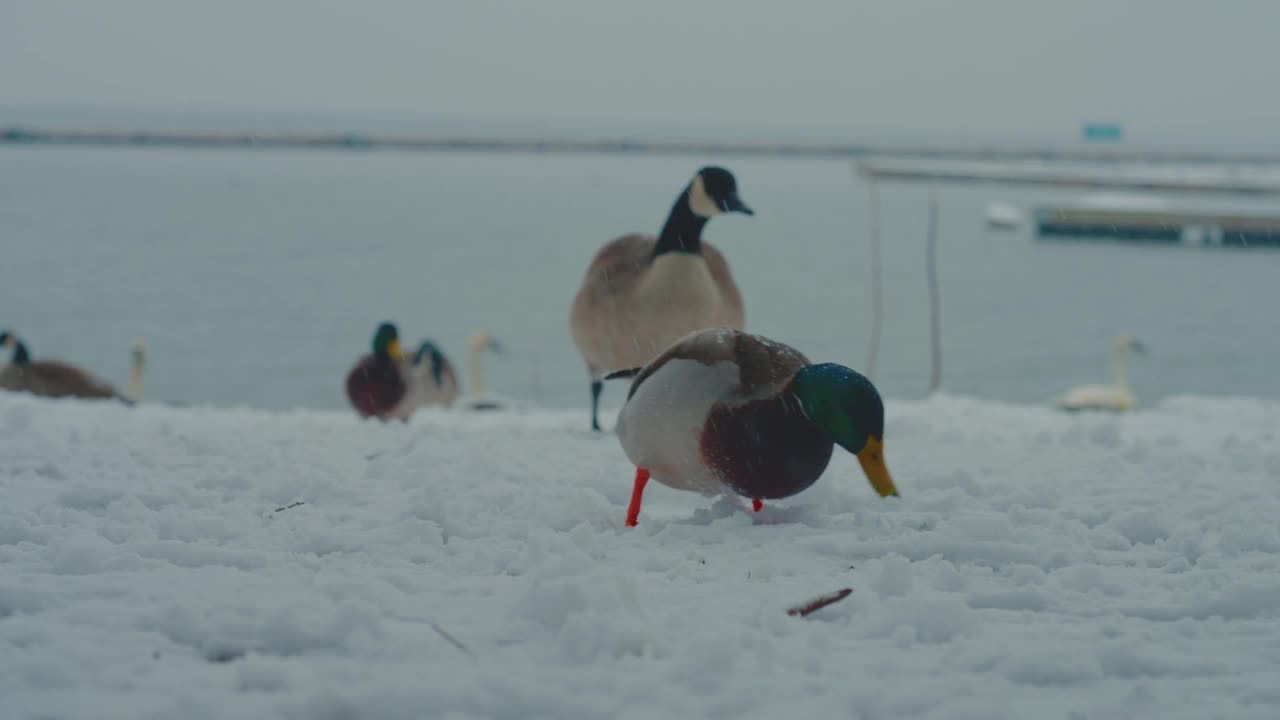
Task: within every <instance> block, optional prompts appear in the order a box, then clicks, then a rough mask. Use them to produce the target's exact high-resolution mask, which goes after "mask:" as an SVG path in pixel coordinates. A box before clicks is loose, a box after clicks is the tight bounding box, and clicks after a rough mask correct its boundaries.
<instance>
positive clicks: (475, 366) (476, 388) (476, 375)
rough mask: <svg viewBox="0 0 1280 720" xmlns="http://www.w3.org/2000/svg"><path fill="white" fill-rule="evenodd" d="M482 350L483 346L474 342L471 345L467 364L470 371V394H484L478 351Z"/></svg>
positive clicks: (482, 372)
mask: <svg viewBox="0 0 1280 720" xmlns="http://www.w3.org/2000/svg"><path fill="white" fill-rule="evenodd" d="M483 351H484V346H483V345H481V344H479V343H476V344H473V345H472V346H471V357H470V358H468V361H467V365H468V367H469V369H470V371H471V373H470V374H471V395H472V396H479V395H483V394H484V390H485V385H484V368H483V367H481V364H480V353H481V352H483Z"/></svg>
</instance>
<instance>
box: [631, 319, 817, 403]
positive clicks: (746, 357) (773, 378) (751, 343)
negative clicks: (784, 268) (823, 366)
mask: <svg viewBox="0 0 1280 720" xmlns="http://www.w3.org/2000/svg"><path fill="white" fill-rule="evenodd" d="M675 359H684V360H696V361H698V362H700V363H703V364H704V365H715V364H716V363H721V362H731V363H733V364H734V365H736V366H737V367H738V394H739V395H740V396H741V397H742V398H744V399H750V398H755V397H762V396H765V395H769V394H772V393H773V392H775V391H776V390H777V389H778V388H780V387H782V386H783V385H785V384H786V383H788V382H790V380H791V378H792V377H794V376H795V374H796V373H797V372H799V371H800V368H802V367H804V366H805V365H808V364H809V359H808V358H806V357H805V356H804V354H803V353H801V352H800V351H799V350H796V349H795V348H793V347H791V346H790V345H786V344H784V343H780V342H776V341H774V340H770V339H769V338H766V337H763V336H760V335H753V334H751V333H747V332H742V331H741V330H736V329H733V328H712V329H710V330H700V331H698V332H696V333H693V334H691V335H688V336H686V337H685V338H683V339H682V340H680V341H679V342H677V343H675V344H674V345H672V346H671V347H669V348H667V349H666V350H665V351H663V352H662V354H660V355H658V357H656V358H654V359H653V361H652V362H650V363H649V364H648V365H645V366H644V368H643V369H641V370H640V373H639V374H638V375H636V378H635V380H633V381H632V382H631V390H630V391H629V392H628V393H627V398H628V399H630V398H631V396H632V395H634V394H635V392H636V388H638V387H640V385H641V384H642V383H643V382H644V381H645V380H647V379H649V377H650V376H651V375H653V374H654V373H655V372H657V371H658V369H659V368H661V367H662V366H663V365H665V364H666V363H668V362H670V361H671V360H675Z"/></svg>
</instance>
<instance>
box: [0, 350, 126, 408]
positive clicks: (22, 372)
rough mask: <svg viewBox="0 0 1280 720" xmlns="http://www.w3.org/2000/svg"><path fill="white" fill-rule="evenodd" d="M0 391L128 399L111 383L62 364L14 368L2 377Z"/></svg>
mask: <svg viewBox="0 0 1280 720" xmlns="http://www.w3.org/2000/svg"><path fill="white" fill-rule="evenodd" d="M0 388H4V389H5V390H19V391H26V392H29V393H32V394H33V395H40V396H43V397H55V398H60V397H79V398H114V399H119V400H123V399H124V397H123V396H121V395H120V393H119V392H118V391H117V390H116V389H115V388H114V387H112V385H111V383H109V382H107V381H105V380H102V379H101V378H98V377H95V376H94V375H93V374H91V373H89V372H87V371H85V370H81V369H80V368H78V367H76V366H75V365H71V364H69V363H64V362H61V361H58V360H39V361H36V362H30V363H25V364H23V365H10V366H9V367H7V368H5V370H4V372H3V373H0Z"/></svg>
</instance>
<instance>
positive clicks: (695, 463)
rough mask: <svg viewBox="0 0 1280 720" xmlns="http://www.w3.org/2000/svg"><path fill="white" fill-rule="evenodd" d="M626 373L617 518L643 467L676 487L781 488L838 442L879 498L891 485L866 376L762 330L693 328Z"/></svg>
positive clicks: (804, 479)
mask: <svg viewBox="0 0 1280 720" xmlns="http://www.w3.org/2000/svg"><path fill="white" fill-rule="evenodd" d="M619 376H634V377H635V379H634V380H633V381H632V383H631V390H630V392H629V393H628V394H627V402H626V404H625V405H623V406H622V411H621V412H619V413H618V426H617V427H618V439H619V441H620V442H621V443H622V449H623V452H625V453H626V455H627V459H629V460H630V461H631V462H632V463H634V464H635V466H636V477H635V485H634V487H633V488H632V494H631V504H630V506H629V507H628V508H627V518H626V524H627V525H628V526H634V525H635V524H636V519H637V517H638V516H639V514H640V501H641V497H642V495H643V494H644V487H645V484H646V483H647V482H648V481H649V478H650V473H652V477H653V478H654V479H655V480H657V481H658V482H660V483H662V484H663V485H666V486H668V487H672V488H675V489H677V490H689V491H693V492H699V493H702V494H704V495H720V494H724V493H734V494H737V495H741V496H743V497H748V498H751V500H752V505H753V507H754V508H755V509H756V510H757V511H758V510H760V509H761V507H762V506H763V499H765V498H784V497H789V496H791V495H795V494H796V493H798V492H801V491H802V490H804V489H806V488H808V487H809V486H810V485H812V484H813V483H814V482H816V481H817V479H818V478H819V477H820V476H821V475H822V473H823V471H825V470H826V468H827V464H828V463H829V462H830V461H831V452H832V449H833V447H834V446H835V445H839V446H840V447H842V448H844V449H845V450H848V451H849V452H851V453H853V454H854V456H855V457H857V458H858V462H859V463H860V464H861V465H862V470H863V473H864V474H865V475H866V476H867V480H868V481H869V482H870V483H871V486H872V488H874V489H875V491H876V493H878V494H879V495H880V496H881V497H888V496H891V495H897V494H898V488H897V486H896V485H895V484H894V482H893V478H892V476H890V474H889V470H888V468H887V467H885V463H884V445H883V442H884V402H883V401H882V400H881V399H880V393H879V392H878V391H877V390H876V387H875V385H872V384H871V381H870V380H868V379H867V378H865V377H863V376H862V375H861V374H859V373H857V372H856V371H854V370H852V369H850V368H847V367H845V366H843V365H837V364H835V363H821V364H817V365H814V364H811V363H810V362H809V360H808V358H806V357H805V356H804V355H803V354H801V353H800V351H798V350H796V349H795V348H793V347H790V346H789V345H784V344H782V343H780V342H776V341H774V340H770V339H768V338H765V337H761V336H759V335H752V334H750V333H745V332H741V331H738V330H730V329H726V328H713V329H709V330H702V331H699V332H695V333H692V334H690V335H688V336H686V337H685V338H683V339H682V340H680V341H679V342H677V343H676V344H674V345H672V346H671V347H670V348H668V349H667V350H666V352H664V353H662V354H661V355H659V356H658V357H656V358H654V359H653V360H652V361H650V362H649V363H648V364H647V365H645V367H643V368H641V369H639V370H638V371H636V370H630V371H620V372H617V373H611V374H610V376H609V377H610V378H613V377H619Z"/></svg>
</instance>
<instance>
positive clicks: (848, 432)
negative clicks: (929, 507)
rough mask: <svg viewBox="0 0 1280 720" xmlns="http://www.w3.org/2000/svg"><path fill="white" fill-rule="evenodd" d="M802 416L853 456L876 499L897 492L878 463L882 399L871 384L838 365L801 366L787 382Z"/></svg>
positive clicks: (881, 450)
mask: <svg viewBox="0 0 1280 720" xmlns="http://www.w3.org/2000/svg"><path fill="white" fill-rule="evenodd" d="M791 393H792V394H793V395H794V396H795V397H796V399H797V400H798V401H799V402H800V407H801V408H802V409H803V410H804V414H805V417H807V418H809V422H812V423H813V424H814V425H816V426H818V428H819V429H820V430H822V431H823V432H824V433H826V434H827V435H828V436H830V437H831V439H832V440H833V441H834V442H835V443H836V444H837V445H839V446H840V447H842V448H844V449H845V450H848V451H849V452H851V453H853V454H854V455H856V456H857V457H858V462H859V463H860V464H861V465H862V471H863V472H864V473H866V476H867V480H868V481H869V482H870V483H871V487H873V488H875V491H876V492H877V493H879V494H880V495H881V497H888V496H890V495H897V494H898V488H897V486H896V485H894V484H893V477H892V476H890V475H889V469H888V468H887V467H885V464H884V401H883V400H881V399H880V393H879V391H877V390H876V386H875V385H872V384H871V381H870V380H868V379H867V378H866V377H864V376H863V375H862V374H861V373H858V372H856V371H854V370H852V369H850V368H847V367H845V366H843V365H837V364H835V363H821V364H818V365H806V366H805V367H803V368H801V370H800V372H798V373H796V376H795V378H794V379H792V381H791Z"/></svg>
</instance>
